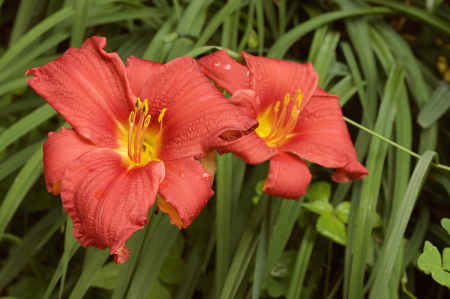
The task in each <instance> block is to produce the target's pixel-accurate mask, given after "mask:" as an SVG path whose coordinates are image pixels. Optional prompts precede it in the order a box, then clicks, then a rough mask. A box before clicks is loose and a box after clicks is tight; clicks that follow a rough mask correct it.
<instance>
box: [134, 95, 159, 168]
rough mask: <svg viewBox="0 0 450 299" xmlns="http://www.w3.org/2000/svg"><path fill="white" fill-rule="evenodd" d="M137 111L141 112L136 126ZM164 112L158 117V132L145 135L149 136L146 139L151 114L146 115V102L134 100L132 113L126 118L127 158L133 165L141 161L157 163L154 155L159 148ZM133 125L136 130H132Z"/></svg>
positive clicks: (153, 131) (152, 131)
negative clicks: (127, 124)
mask: <svg viewBox="0 0 450 299" xmlns="http://www.w3.org/2000/svg"><path fill="white" fill-rule="evenodd" d="M139 110H141V114H140V115H141V117H140V119H139V123H138V124H137V125H136V118H137V116H138V112H139ZM166 110H167V109H166V108H164V109H163V110H162V111H161V113H160V115H159V117H158V123H159V124H160V125H159V130H156V131H155V130H151V132H149V133H148V134H147V135H149V136H148V137H149V138H147V139H146V138H145V137H146V133H147V128H148V126H149V125H150V121H151V118H152V116H151V114H148V100H147V99H145V100H144V103H142V102H141V100H140V99H139V98H137V99H136V104H135V105H134V111H131V113H130V117H129V118H128V123H129V129H128V157H129V158H130V160H131V161H133V162H134V163H135V164H138V165H139V164H141V163H142V162H143V161H144V162H146V161H148V162H149V161H151V160H157V161H159V160H158V159H157V158H156V154H157V151H158V149H159V146H160V141H161V140H160V139H161V138H160V137H161V131H162V120H163V117H164V114H165V112H166ZM135 125H136V130H134V127H135Z"/></svg>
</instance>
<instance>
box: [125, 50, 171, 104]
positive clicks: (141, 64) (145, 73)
mask: <svg viewBox="0 0 450 299" xmlns="http://www.w3.org/2000/svg"><path fill="white" fill-rule="evenodd" d="M163 65H164V64H163V63H159V62H154V61H150V60H145V59H140V58H137V57H134V56H131V57H130V58H128V59H127V67H126V69H127V76H128V82H130V87H131V90H133V93H134V94H135V95H136V96H137V97H141V91H142V88H144V86H145V83H147V81H148V79H149V78H150V77H151V76H152V75H153V74H154V73H155V72H156V71H157V70H159V69H160V68H161V67H162V66H163ZM143 99H144V98H142V99H141V100H143ZM132 104H134V103H132Z"/></svg>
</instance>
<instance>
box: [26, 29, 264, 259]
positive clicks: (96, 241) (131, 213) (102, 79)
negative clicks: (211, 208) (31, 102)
mask: <svg viewBox="0 0 450 299" xmlns="http://www.w3.org/2000/svg"><path fill="white" fill-rule="evenodd" d="M105 45H106V39H105V38H103V37H92V38H90V39H88V40H86V41H85V42H84V44H83V46H82V47H81V49H76V48H70V49H69V50H67V51H66V52H65V53H64V55H63V56H61V57H59V58H57V59H56V60H53V61H51V62H49V63H47V64H45V65H44V66H42V67H37V68H32V69H30V70H28V71H27V72H26V76H28V75H34V77H33V78H30V79H29V80H28V83H29V84H30V86H31V87H32V88H33V89H34V90H35V91H36V92H37V93H38V94H39V95H41V96H42V97H43V98H44V99H45V100H46V101H47V102H48V103H49V104H50V105H51V106H52V107H53V108H54V109H55V110H56V111H58V112H59V113H61V115H62V116H63V117H64V119H65V120H66V121H67V122H68V123H69V124H70V125H71V126H72V127H73V130H67V129H64V128H63V129H61V131H60V132H58V133H49V135H48V139H47V141H46V142H45V144H44V176H45V181H46V185H47V189H48V191H49V192H52V193H53V194H55V195H56V194H59V193H61V199H62V202H63V205H64V209H65V210H66V212H67V213H68V215H69V216H70V217H71V218H72V221H73V233H74V235H75V237H76V238H77V239H78V241H79V242H80V243H81V245H83V246H84V247H89V246H94V247H97V248H100V249H105V248H106V247H109V248H110V250H111V251H110V252H111V254H114V255H115V256H114V260H115V262H116V263H117V262H119V263H122V262H124V261H125V260H126V259H127V258H128V256H129V250H128V249H127V248H126V247H125V243H126V240H127V239H128V238H129V237H130V236H131V235H132V234H133V233H134V232H135V231H136V230H138V229H142V228H143V226H144V224H148V222H149V220H148V218H147V213H148V210H149V209H150V207H151V206H152V205H153V204H154V201H155V197H156V194H157V193H159V195H160V196H161V198H160V200H159V207H160V209H162V210H163V211H164V212H166V213H169V216H170V218H171V222H172V223H173V224H176V225H178V226H179V227H180V228H182V227H187V226H188V225H189V224H190V223H191V222H192V220H193V219H194V218H195V217H196V216H197V215H198V213H199V212H200V210H201V209H202V208H203V206H204V205H205V204H206V202H207V201H208V199H209V198H210V197H211V196H212V195H213V194H214V192H213V191H212V190H211V184H210V180H211V175H210V174H209V173H208V172H206V171H205V169H204V168H203V167H202V165H201V164H200V162H198V161H197V160H195V159H194V158H200V157H203V156H205V155H206V154H207V153H208V152H210V151H211V150H212V145H211V142H212V141H213V140H215V139H216V138H218V137H219V138H222V139H223V140H228V141H230V140H234V139H236V138H238V137H240V136H242V135H244V134H248V133H249V132H250V131H253V130H254V127H255V126H257V122H256V121H255V120H252V119H250V118H249V117H247V116H246V115H245V114H243V113H242V112H241V111H239V110H238V109H237V108H236V107H235V106H234V105H233V104H231V103H230V102H229V101H228V100H227V99H226V98H225V97H224V96H223V95H222V94H221V93H220V92H219V91H218V90H217V88H215V87H214V85H213V84H211V83H210V82H209V80H208V79H207V78H206V77H205V76H204V75H203V73H202V72H201V70H200V68H199V66H198V65H197V63H196V62H195V60H194V59H192V58H190V57H181V58H177V59H174V60H173V61H171V62H169V63H167V64H165V65H164V64H161V63H156V62H152V61H146V60H142V59H139V58H136V57H131V58H129V59H128V60H127V66H126V67H125V66H124V64H123V62H122V61H121V60H120V58H119V56H118V55H117V53H106V52H105V51H104V50H103V48H104V47H105Z"/></svg>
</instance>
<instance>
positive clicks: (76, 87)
mask: <svg viewBox="0 0 450 299" xmlns="http://www.w3.org/2000/svg"><path fill="white" fill-rule="evenodd" d="M105 45H106V39H105V38H104V37H92V38H90V39H87V40H86V41H85V42H84V44H83V46H82V47H81V49H76V48H70V49H69V50H67V51H66V52H65V53H64V55H63V56H61V57H59V58H57V59H56V60H53V61H50V62H49V63H47V64H45V65H44V66H42V67H36V68H32V69H29V70H28V71H27V72H26V73H25V75H26V76H28V75H34V77H33V78H30V79H28V83H29V84H30V86H31V87H32V88H33V89H34V90H35V91H36V92H37V93H38V94H39V95H40V96H42V97H43V98H44V99H45V100H46V101H47V102H48V103H49V104H50V105H51V106H52V107H53V108H55V110H56V111H58V112H59V113H61V114H62V116H63V117H64V119H65V120H66V121H67V122H68V123H69V124H71V125H72V127H73V128H74V130H75V131H76V132H77V133H78V134H80V135H81V136H82V137H84V138H87V139H89V140H91V141H92V142H93V143H94V144H95V145H97V146H100V147H108V148H118V147H119V142H120V141H119V140H118V136H117V135H118V134H119V132H120V130H121V128H120V126H121V125H120V124H127V122H128V116H129V113H130V111H131V108H130V106H129V102H132V101H133V100H134V99H133V98H134V95H133V94H132V92H131V89H130V87H129V85H128V81H127V76H126V72H125V66H124V65H123V63H122V61H121V60H120V58H119V56H118V55H117V53H106V52H105V51H103V48H104V47H105Z"/></svg>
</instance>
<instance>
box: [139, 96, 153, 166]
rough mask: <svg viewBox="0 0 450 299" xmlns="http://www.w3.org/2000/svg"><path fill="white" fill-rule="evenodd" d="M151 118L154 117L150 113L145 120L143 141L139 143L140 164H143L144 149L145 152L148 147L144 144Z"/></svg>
mask: <svg viewBox="0 0 450 299" xmlns="http://www.w3.org/2000/svg"><path fill="white" fill-rule="evenodd" d="M144 105H145V104H144ZM142 111H144V108H142ZM151 118H152V115H151V114H149V115H147V117H146V118H145V121H144V131H143V132H142V137H141V142H140V143H139V154H138V164H141V153H142V150H144V152H145V149H146V147H145V146H144V139H145V132H146V131H147V128H148V125H149V124H150V119H151Z"/></svg>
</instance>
